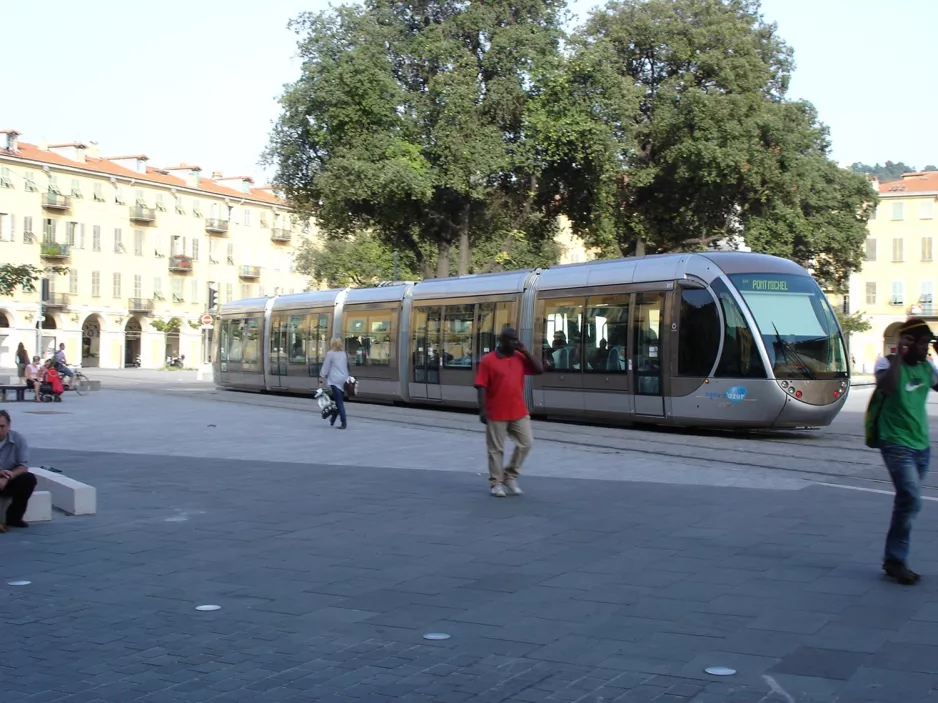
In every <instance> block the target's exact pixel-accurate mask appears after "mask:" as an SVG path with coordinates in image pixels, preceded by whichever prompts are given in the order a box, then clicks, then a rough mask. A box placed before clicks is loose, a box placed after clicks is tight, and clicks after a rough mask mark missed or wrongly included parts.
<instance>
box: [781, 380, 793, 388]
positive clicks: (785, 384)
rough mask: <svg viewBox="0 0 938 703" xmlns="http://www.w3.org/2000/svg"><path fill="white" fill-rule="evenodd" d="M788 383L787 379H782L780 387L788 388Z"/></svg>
mask: <svg viewBox="0 0 938 703" xmlns="http://www.w3.org/2000/svg"><path fill="white" fill-rule="evenodd" d="M789 385H791V384H790V383H788V381H782V388H788V386H789Z"/></svg>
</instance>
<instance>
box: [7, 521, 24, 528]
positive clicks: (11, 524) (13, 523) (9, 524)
mask: <svg viewBox="0 0 938 703" xmlns="http://www.w3.org/2000/svg"><path fill="white" fill-rule="evenodd" d="M6 526H7V527H29V523H28V522H26V521H25V520H7V521H6Z"/></svg>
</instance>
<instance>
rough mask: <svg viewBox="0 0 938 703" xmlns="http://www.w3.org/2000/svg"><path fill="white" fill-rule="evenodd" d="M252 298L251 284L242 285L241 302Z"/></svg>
mask: <svg viewBox="0 0 938 703" xmlns="http://www.w3.org/2000/svg"><path fill="white" fill-rule="evenodd" d="M250 297H251V285H250V284H249V283H242V284H241V300H247V299H248V298H250Z"/></svg>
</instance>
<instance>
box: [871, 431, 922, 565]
mask: <svg viewBox="0 0 938 703" xmlns="http://www.w3.org/2000/svg"><path fill="white" fill-rule="evenodd" d="M880 451H881V452H882V455H883V461H885V462H886V468H887V469H889V476H890V477H891V478H892V485H893V486H895V488H896V498H895V501H894V502H893V507H892V522H891V524H890V525H889V533H888V534H887V535H886V552H885V555H884V557H883V559H884V561H886V562H892V563H898V564H905V563H906V559H908V558H909V539H910V537H911V535H912V521H913V520H914V519H915V516H916V515H917V514H918V512H919V510H921V509H922V490H921V484H922V482H923V481H924V480H925V476H926V475H927V474H928V463H929V461H930V460H931V449H930V448H927V449H912V448H911V447H903V446H900V445H898V444H883V445H882V446H881V447H880Z"/></svg>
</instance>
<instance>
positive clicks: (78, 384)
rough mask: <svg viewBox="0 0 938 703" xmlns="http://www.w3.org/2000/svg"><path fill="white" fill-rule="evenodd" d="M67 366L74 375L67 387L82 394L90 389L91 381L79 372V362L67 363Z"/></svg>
mask: <svg viewBox="0 0 938 703" xmlns="http://www.w3.org/2000/svg"><path fill="white" fill-rule="evenodd" d="M68 368H70V369H71V370H72V372H73V374H74V375H73V376H72V378H71V381H70V382H69V384H68V386H67V388H68V389H71V390H73V391H75V392H76V393H77V394H78V395H84V394H85V393H87V392H88V391H90V390H91V381H90V380H89V379H88V377H87V376H85V374H83V373H82V372H81V364H69V365H68Z"/></svg>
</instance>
